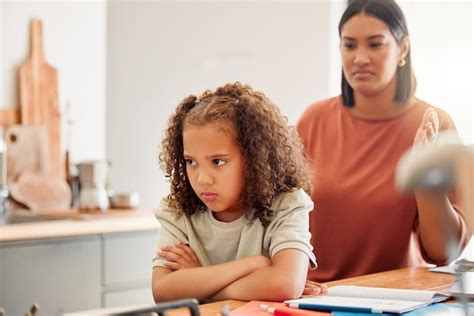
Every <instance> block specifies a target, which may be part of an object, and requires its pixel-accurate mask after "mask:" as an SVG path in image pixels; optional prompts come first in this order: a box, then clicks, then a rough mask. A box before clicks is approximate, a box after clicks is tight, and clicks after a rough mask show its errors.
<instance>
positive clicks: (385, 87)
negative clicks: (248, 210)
mask: <svg viewBox="0 0 474 316" xmlns="http://www.w3.org/2000/svg"><path fill="white" fill-rule="evenodd" d="M339 35H340V39H341V44H340V49H341V56H342V67H343V73H342V94H341V95H340V96H337V97H334V98H331V99H327V100H323V101H320V102H316V103H314V104H312V105H311V106H310V107H309V108H308V109H307V110H306V111H305V112H304V114H303V115H302V117H301V118H300V120H299V122H298V130H299V132H300V134H301V136H302V138H303V142H304V145H305V147H306V151H307V153H308V155H309V156H310V158H311V160H312V162H313V164H314V166H315V167H314V168H315V170H316V174H315V177H314V180H313V181H314V182H313V184H314V185H313V192H312V198H313V200H314V201H315V212H312V213H311V215H310V216H311V221H310V229H311V232H312V244H313V245H314V248H315V249H314V251H315V253H317V254H318V265H319V267H318V269H317V270H315V271H310V274H309V279H311V280H317V281H319V282H325V281H330V280H334V279H341V278H346V277H351V276H356V275H362V274H368V273H374V272H378V271H384V270H391V269H396V268H402V267H407V266H415V265H422V264H423V263H424V262H429V263H435V264H444V263H446V262H447V261H448V260H449V256H448V253H447V250H446V249H447V244H448V241H452V244H454V245H455V246H454V248H455V250H454V252H456V253H459V251H460V250H462V248H463V247H464V246H465V244H466V241H467V231H466V225H465V222H464V220H463V218H462V217H461V216H460V213H459V208H458V206H457V205H456V204H455V203H454V202H453V200H452V199H451V200H450V199H448V197H446V196H445V195H444V194H442V193H439V194H438V193H432V192H430V193H429V192H415V194H414V196H411V197H410V196H408V197H407V196H402V195H401V194H399V193H398V192H397V191H396V189H395V186H394V173H395V168H396V165H397V162H398V160H399V158H400V157H401V155H402V154H403V153H404V152H405V151H406V150H407V149H409V148H410V147H411V146H412V145H413V144H418V143H423V142H429V141H430V140H432V139H433V138H435V137H436V135H437V133H438V131H439V130H444V129H455V127H454V124H453V121H452V119H451V118H450V117H449V116H448V114H446V113H445V112H443V111H442V110H440V109H438V108H434V107H432V106H431V105H429V104H427V103H426V102H424V101H422V100H419V99H417V98H415V97H414V92H415V88H416V81H415V77H414V75H413V71H412V65H411V58H410V41H409V36H408V29H407V25H406V22H405V18H404V15H403V13H402V11H401V9H400V8H399V6H398V5H397V4H396V3H395V2H394V1H389V0H361V1H351V3H350V4H349V6H348V7H347V9H346V11H345V12H344V14H343V16H342V18H341V21H340V23H339ZM450 244H451V242H450ZM451 253H453V252H451Z"/></svg>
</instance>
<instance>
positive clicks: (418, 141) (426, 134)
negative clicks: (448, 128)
mask: <svg viewBox="0 0 474 316" xmlns="http://www.w3.org/2000/svg"><path fill="white" fill-rule="evenodd" d="M438 131H439V118H438V114H437V113H436V111H435V110H434V109H433V108H429V109H427V110H426V111H425V113H424V114H423V120H422V122H421V125H420V127H419V128H418V130H417V131H416V134H415V140H414V141H413V145H415V146H416V145H422V144H429V143H431V142H433V141H435V140H436V137H437V136H438Z"/></svg>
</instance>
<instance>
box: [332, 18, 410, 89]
mask: <svg viewBox="0 0 474 316" xmlns="http://www.w3.org/2000/svg"><path fill="white" fill-rule="evenodd" d="M340 49H341V56H342V68H343V71H344V76H345V77H346V80H347V82H348V83H349V85H350V86H351V87H352V88H353V89H354V93H355V94H358V93H359V94H362V95H366V96H374V95H377V94H379V93H380V92H381V91H383V90H385V89H386V88H387V87H389V88H392V89H393V91H395V88H396V76H395V74H396V71H397V67H398V64H399V62H400V61H401V60H402V59H403V58H404V57H405V56H406V54H407V52H408V40H407V39H405V40H403V41H402V45H401V47H400V46H399V45H398V44H397V42H396V40H395V38H394V37H393V35H392V33H391V32H390V29H389V28H388V26H387V24H385V23H384V22H383V21H382V20H379V19H378V18H376V17H374V16H371V15H367V14H364V13H359V14H357V15H354V16H353V17H351V18H350V19H349V20H348V21H347V22H346V23H345V24H344V25H343V27H342V29H341V47H340Z"/></svg>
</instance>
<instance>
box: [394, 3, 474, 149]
mask: <svg viewBox="0 0 474 316" xmlns="http://www.w3.org/2000/svg"><path fill="white" fill-rule="evenodd" d="M400 6H401V7H402V9H403V11H404V12H405V16H406V18H407V22H408V27H409V30H410V37H411V43H412V45H411V53H412V58H413V65H414V70H415V75H416V78H417V81H418V87H417V93H416V95H417V97H418V98H420V99H423V100H425V101H427V102H429V103H430V104H432V105H435V106H438V107H440V108H442V109H444V110H445V111H447V112H448V113H449V115H451V117H452V118H453V120H454V122H455V123H456V126H457V128H458V132H459V134H460V135H461V136H462V138H463V140H464V141H465V142H466V143H469V144H473V143H474V129H473V122H474V94H473V91H474V89H473V88H474V77H473V74H474V51H473V43H474V24H473V22H474V20H473V16H474V2H473V1H466V0H464V1H439V0H438V1H419V0H418V1H413V0H411V1H407V0H405V1H401V2H400Z"/></svg>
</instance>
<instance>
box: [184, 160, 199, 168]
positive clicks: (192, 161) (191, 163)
mask: <svg viewBox="0 0 474 316" xmlns="http://www.w3.org/2000/svg"><path fill="white" fill-rule="evenodd" d="M185 161H186V164H187V165H190V166H194V165H195V164H196V161H194V160H192V159H185Z"/></svg>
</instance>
